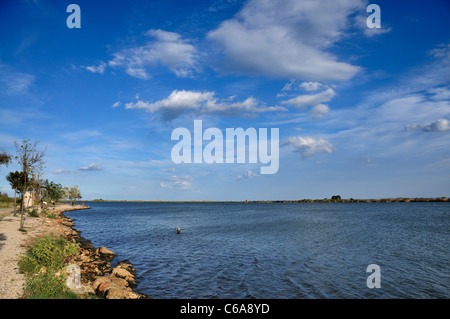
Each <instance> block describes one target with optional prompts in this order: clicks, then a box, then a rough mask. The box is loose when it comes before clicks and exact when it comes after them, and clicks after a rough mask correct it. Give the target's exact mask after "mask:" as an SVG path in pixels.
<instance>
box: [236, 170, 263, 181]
mask: <svg viewBox="0 0 450 319" xmlns="http://www.w3.org/2000/svg"><path fill="white" fill-rule="evenodd" d="M258 176H259V175H258V174H256V173H254V172H252V171H251V170H248V171H247V172H245V173H244V174H242V175H238V176H237V177H236V180H237V181H241V180H243V179H250V178H254V177H258Z"/></svg>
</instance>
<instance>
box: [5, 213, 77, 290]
mask: <svg viewBox="0 0 450 319" xmlns="http://www.w3.org/2000/svg"><path fill="white" fill-rule="evenodd" d="M66 209H73V207H71V206H70V205H59V206H57V207H56V208H55V210H57V211H64V210H66ZM7 210H8V209H3V208H2V209H0V299H17V298H20V296H22V294H23V284H24V283H25V277H24V276H23V275H22V274H19V270H18V265H17V261H18V259H19V256H20V255H21V254H22V253H24V252H25V251H26V249H27V248H28V245H29V244H30V243H31V242H32V241H33V240H34V239H35V238H37V237H40V236H42V235H43V234H48V233H57V229H58V224H57V220H55V219H49V218H45V217H26V219H25V224H24V229H25V232H24V231H20V230H19V226H20V216H14V215H13V214H12V208H11V209H9V212H8V211H7Z"/></svg>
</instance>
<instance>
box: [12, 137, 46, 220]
mask: <svg viewBox="0 0 450 319" xmlns="http://www.w3.org/2000/svg"><path fill="white" fill-rule="evenodd" d="M38 144H39V141H35V142H34V143H31V142H30V140H27V139H23V141H22V144H19V143H17V142H16V141H14V145H15V146H16V152H17V156H16V160H17V162H18V163H19V165H20V166H21V168H22V173H23V174H24V175H25V176H27V178H25V179H24V185H23V187H22V189H23V190H24V191H23V192H22V201H21V203H20V229H22V228H23V225H24V223H25V219H24V216H23V215H24V214H23V203H24V195H25V192H26V189H27V180H28V176H29V175H32V174H33V173H37V172H40V171H42V169H43V167H44V163H45V161H44V156H45V150H40V149H38Z"/></svg>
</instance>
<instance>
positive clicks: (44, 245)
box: [18, 235, 79, 299]
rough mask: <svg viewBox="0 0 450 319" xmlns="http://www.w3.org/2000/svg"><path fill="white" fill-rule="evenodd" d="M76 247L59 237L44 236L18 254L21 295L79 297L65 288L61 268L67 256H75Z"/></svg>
mask: <svg viewBox="0 0 450 319" xmlns="http://www.w3.org/2000/svg"><path fill="white" fill-rule="evenodd" d="M78 247H79V245H78V244H73V243H69V242H68V241H67V240H66V239H64V238H63V237H61V236H55V235H47V236H44V237H42V238H40V239H39V240H38V241H37V242H36V243H35V244H34V245H32V246H31V247H30V248H29V249H28V250H27V251H26V253H25V254H24V255H23V256H21V257H19V262H18V264H19V271H20V272H21V273H24V274H25V276H26V284H25V289H24V295H23V298H27V299H69V298H70V299H73V298H78V297H77V295H76V294H75V293H73V292H71V291H70V290H69V288H67V286H66V279H67V278H66V275H65V271H64V265H65V262H66V260H67V257H69V256H73V255H75V254H76V253H77V252H78Z"/></svg>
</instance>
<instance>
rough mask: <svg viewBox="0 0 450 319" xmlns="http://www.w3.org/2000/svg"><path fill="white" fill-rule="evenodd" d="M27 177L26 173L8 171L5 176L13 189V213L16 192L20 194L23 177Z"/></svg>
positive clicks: (23, 183)
mask: <svg viewBox="0 0 450 319" xmlns="http://www.w3.org/2000/svg"><path fill="white" fill-rule="evenodd" d="M26 178H27V176H26V174H24V173H23V172H18V171H15V172H10V173H9V174H8V175H7V176H6V180H7V181H8V182H9V184H10V185H11V188H12V189H13V190H14V213H15V212H16V194H17V192H19V193H20V194H22V193H23V192H24V190H23V189H22V187H23V185H25V179H26Z"/></svg>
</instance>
